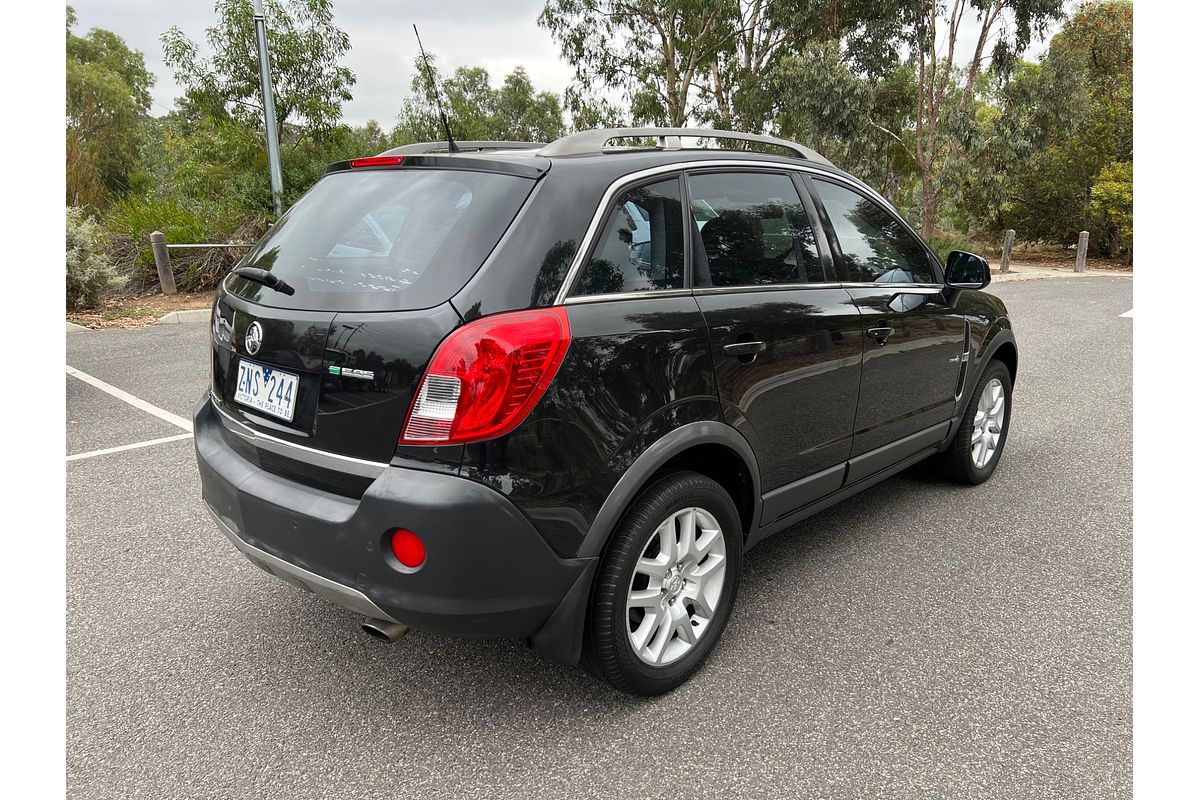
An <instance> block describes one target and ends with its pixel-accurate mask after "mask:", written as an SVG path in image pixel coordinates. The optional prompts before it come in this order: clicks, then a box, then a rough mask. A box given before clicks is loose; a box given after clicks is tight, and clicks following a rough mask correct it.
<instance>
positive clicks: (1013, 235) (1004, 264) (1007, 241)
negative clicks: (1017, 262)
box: [1000, 228, 1017, 272]
mask: <svg viewBox="0 0 1200 800" xmlns="http://www.w3.org/2000/svg"><path fill="white" fill-rule="evenodd" d="M1016 240H1017V232H1016V231H1014V230H1013V229H1012V228H1009V229H1008V230H1006V231H1005V232H1004V249H1003V250H1001V251H1000V271H1001V272H1008V265H1009V263H1010V262H1011V261H1012V249H1013V242H1015V241H1016Z"/></svg>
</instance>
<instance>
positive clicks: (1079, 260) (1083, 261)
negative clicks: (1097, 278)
mask: <svg viewBox="0 0 1200 800" xmlns="http://www.w3.org/2000/svg"><path fill="white" fill-rule="evenodd" d="M1087 248H1088V232H1087V231H1080V232H1079V245H1078V247H1077V249H1076V250H1075V271H1076V272H1083V271H1084V269H1086V268H1087Z"/></svg>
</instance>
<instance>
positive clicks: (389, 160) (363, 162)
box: [350, 156, 404, 168]
mask: <svg viewBox="0 0 1200 800" xmlns="http://www.w3.org/2000/svg"><path fill="white" fill-rule="evenodd" d="M403 163H404V156H370V157H369V158H352V159H350V166H351V167H352V168H353V167H397V166H399V165H401V164H403Z"/></svg>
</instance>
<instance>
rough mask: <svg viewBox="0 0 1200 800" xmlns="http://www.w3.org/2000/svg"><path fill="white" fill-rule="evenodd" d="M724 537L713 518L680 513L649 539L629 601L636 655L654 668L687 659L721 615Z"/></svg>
mask: <svg viewBox="0 0 1200 800" xmlns="http://www.w3.org/2000/svg"><path fill="white" fill-rule="evenodd" d="M725 561H726V550H725V536H724V534H722V532H721V526H720V525H719V524H718V523H717V520H716V518H714V517H713V515H712V514H710V513H709V512H707V511H705V510H704V509H702V508H697V507H690V508H685V509H682V510H680V511H676V512H675V513H673V514H671V516H669V517H667V518H666V519H665V520H663V521H662V523H661V524H659V526H658V527H657V528H655V529H654V532H653V533H652V534H651V535H650V538H649V540H648V541H647V542H646V545H645V547H643V548H642V552H641V555H640V556H639V557H638V561H637V565H636V566H635V567H634V570H633V577H632V578H631V579H630V582H629V591H628V593H627V596H626V601H625V616H626V630H627V632H628V634H629V643H630V644H631V645H632V646H633V651H634V653H636V654H637V657H638V658H639V659H641V660H642V661H643V662H644V663H646V664H650V665H652V666H663V665H665V664H670V663H671V662H673V661H676V660H678V659H680V658H682V657H683V656H685V655H686V654H687V653H688V652H689V651H690V650H691V649H692V648H693V647H694V646H695V645H696V642H698V641H699V640H700V638H701V637H702V636H703V635H704V632H705V631H706V630H707V629H708V627H709V625H710V624H711V623H712V620H713V618H714V617H715V616H716V613H717V606H718V605H719V603H720V600H721V591H722V589H723V587H724V585H725Z"/></svg>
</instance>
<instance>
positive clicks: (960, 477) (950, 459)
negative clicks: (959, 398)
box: [934, 361, 1012, 486]
mask: <svg viewBox="0 0 1200 800" xmlns="http://www.w3.org/2000/svg"><path fill="white" fill-rule="evenodd" d="M993 379H994V380H999V381H1000V386H1001V387H1002V388H1003V389H1004V423H1003V425H1002V426H1001V428H1000V440H999V442H998V443H997V445H996V452H995V453H993V454H992V457H991V459H990V460H989V461H988V462H987V463H986V464H984V465H983V466H982V467H977V466H976V465H975V459H974V458H972V455H971V435H972V433H973V431H974V429H975V425H974V420H975V412H976V409H977V408H978V406H979V397H980V396H981V395H982V394H983V390H984V388H985V387H987V385H988V384H989V383H991V382H992V380H993ZM1011 414H1012V377H1011V376H1010V375H1009V373H1008V367H1007V366H1005V365H1004V363H1003V362H1001V361H991V362H989V363H988V365H987V366H986V367H985V368H984V370H983V374H982V375H981V376H979V382H978V383H977V384H976V385H975V391H973V392H972V393H971V396H970V398H968V401H967V404H966V406H965V407H964V408H963V418H962V422H961V423H960V424H959V426H958V432H957V433H956V434H955V435H954V440H953V441H952V442H950V446H949V447H948V448H947V449H946V451H945V452H943V453H939V454H938V455H937V456H935V457H934V464H935V466H936V467H937V468H938V472H940V473H941V474H942V476H943V477H945V478H947V479H948V480H952V481H954V482H956V483H963V484H967V485H969V486H974V485H977V484H980V483H983V482H984V481H986V480H987V479H988V478H990V477H992V473H993V472H995V471H996V465H997V464H999V463H1000V457H1001V456H1002V455H1003V454H1004V443H1005V442H1007V441H1008V423H1009V416H1010V415H1011Z"/></svg>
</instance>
